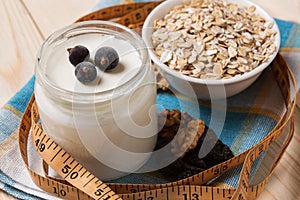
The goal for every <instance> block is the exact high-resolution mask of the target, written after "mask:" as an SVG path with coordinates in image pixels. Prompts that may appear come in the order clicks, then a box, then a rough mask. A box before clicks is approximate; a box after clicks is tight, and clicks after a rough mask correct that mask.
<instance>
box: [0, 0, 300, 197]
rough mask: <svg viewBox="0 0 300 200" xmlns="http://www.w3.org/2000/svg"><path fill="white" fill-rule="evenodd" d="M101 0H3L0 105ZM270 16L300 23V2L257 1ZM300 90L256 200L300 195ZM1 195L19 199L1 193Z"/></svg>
mask: <svg viewBox="0 0 300 200" xmlns="http://www.w3.org/2000/svg"><path fill="white" fill-rule="evenodd" d="M97 1H98V0H85V1H81V0H64V1H61V0H51V1H46V0H0V18H1V20H0V27H1V29H0V30H1V31H0V91H1V93H0V106H1V105H3V104H4V103H5V102H6V101H7V100H8V99H9V98H10V97H11V96H12V95H13V94H15V93H16V92H17V91H18V90H19V89H20V88H21V87H22V86H23V85H24V84H25V83H26V82H27V81H28V80H29V78H30V77H31V76H32V75H33V73H34V64H35V59H36V54H37V51H38V49H39V47H40V45H41V44H42V42H43V41H44V39H45V38H46V37H47V36H48V35H49V34H51V33H52V32H53V31H55V30H56V29H58V28H61V27H63V26H66V25H68V24H70V23H72V22H74V21H75V20H76V19H77V18H79V17H80V16H83V15H84V14H87V13H88V12H89V11H90V10H91V9H92V8H93V6H94V5H95V4H96V2H97ZM254 1H255V2H257V3H258V4H260V5H261V6H263V7H264V8H265V9H266V10H267V11H268V12H269V13H270V14H271V15H272V16H274V17H277V18H281V19H285V20H291V21H294V22H298V23H300V15H299V13H300V0H285V1H282V0H254ZM299 99H300V93H298V106H297V108H296V111H295V114H294V116H295V121H296V132H295V137H294V139H293V140H292V142H291V145H290V146H289V147H288V149H287V151H286V153H285V154H284V156H283V158H282V160H281V162H280V164H279V166H278V167H277V168H276V170H275V172H274V174H273V175H272V177H271V179H270V181H269V182H268V184H267V185H266V189H265V190H264V191H263V193H262V194H261V195H260V197H259V198H258V199H260V200H262V199H267V200H272V199H287V200H289V199H291V200H294V199H300V161H299V160H300V148H299V146H300V100H299ZM0 199H15V198H13V197H11V196H9V195H7V194H6V193H5V192H3V191H0Z"/></svg>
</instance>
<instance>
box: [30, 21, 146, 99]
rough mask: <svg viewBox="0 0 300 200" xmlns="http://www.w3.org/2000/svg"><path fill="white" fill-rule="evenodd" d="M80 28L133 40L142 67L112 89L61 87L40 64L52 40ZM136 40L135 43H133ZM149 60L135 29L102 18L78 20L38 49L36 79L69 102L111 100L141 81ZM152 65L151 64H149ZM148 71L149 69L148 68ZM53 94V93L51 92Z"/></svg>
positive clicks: (144, 46) (53, 34) (55, 34)
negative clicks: (82, 89) (87, 89)
mask: <svg viewBox="0 0 300 200" xmlns="http://www.w3.org/2000/svg"><path fill="white" fill-rule="evenodd" d="M80 28H82V29H83V28H90V29H87V30H93V29H94V30H102V31H106V32H108V33H111V34H113V35H117V36H119V37H121V38H122V39H126V40H127V41H129V42H131V45H133V46H134V48H136V49H137V51H138V52H139V54H140V59H141V67H140V68H139V69H138V71H137V72H136V73H135V75H134V76H133V77H132V78H131V79H130V80H128V81H125V82H124V83H122V84H120V85H118V86H117V87H114V88H112V89H108V90H104V91H97V92H76V91H71V90H68V89H65V88H62V87H59V86H58V85H56V84H55V83H54V82H53V81H51V80H50V79H49V78H47V76H46V73H43V72H42V70H40V69H39V66H40V65H41V64H46V63H43V56H45V54H46V51H48V47H50V46H51V44H52V42H55V40H56V39H57V38H59V37H62V36H64V35H65V34H66V33H68V32H70V31H72V30H77V29H80ZM114 29H116V30H117V29H118V30H122V31H124V32H125V33H127V34H122V33H119V32H117V31H114ZM133 42H134V44H133ZM148 62H149V63H150V60H149V56H148V50H147V48H146V45H145V43H144V41H143V40H142V38H141V37H140V35H138V34H137V33H136V32H135V31H133V30H131V29H129V28H128V27H126V26H123V25H121V24H118V23H115V22H111V21H102V20H90V21H83V22H76V23H73V24H70V25H68V26H66V27H63V28H61V29H58V30H57V31H55V32H54V33H52V34H51V35H50V36H49V37H48V38H47V39H46V40H45V41H44V42H43V44H42V46H41V48H40V50H39V51H38V55H37V61H36V66H35V76H36V81H37V82H39V83H40V84H42V85H43V86H45V87H46V88H47V90H52V91H53V90H54V91H55V94H57V95H55V97H56V96H57V97H59V98H60V99H61V100H64V101H68V102H73V101H76V102H81V103H88V102H89V100H93V101H94V102H98V101H105V100H110V99H111V98H112V97H114V98H115V97H118V96H121V95H122V94H123V93H122V92H124V91H127V90H128V84H134V83H135V82H137V81H139V80H140V79H139V77H138V76H139V75H141V73H142V72H143V71H145V70H147V69H145V66H147V65H148ZM149 66H150V65H149ZM147 71H148V70H147ZM51 95H52V93H51Z"/></svg>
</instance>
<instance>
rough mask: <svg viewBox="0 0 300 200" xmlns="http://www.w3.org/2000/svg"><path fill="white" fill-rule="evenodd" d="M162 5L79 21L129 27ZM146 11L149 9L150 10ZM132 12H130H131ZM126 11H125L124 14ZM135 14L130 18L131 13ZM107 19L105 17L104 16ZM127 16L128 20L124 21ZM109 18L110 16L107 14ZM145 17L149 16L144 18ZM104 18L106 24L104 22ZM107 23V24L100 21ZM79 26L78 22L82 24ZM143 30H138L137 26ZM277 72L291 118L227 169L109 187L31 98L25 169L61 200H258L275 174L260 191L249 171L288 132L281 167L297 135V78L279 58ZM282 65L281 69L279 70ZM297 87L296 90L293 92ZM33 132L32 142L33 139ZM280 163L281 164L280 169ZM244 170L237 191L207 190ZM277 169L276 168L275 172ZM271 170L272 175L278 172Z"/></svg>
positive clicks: (23, 127) (23, 128)
mask: <svg viewBox="0 0 300 200" xmlns="http://www.w3.org/2000/svg"><path fill="white" fill-rule="evenodd" d="M157 4H158V3H157V2H156V3H141V4H138V3H135V4H129V5H122V6H115V7H110V8H107V9H103V10H99V11H97V12H96V13H92V14H90V15H88V16H85V17H83V18H81V19H80V20H88V19H93V20H95V19H99V18H101V16H104V17H105V16H106V13H107V12H108V11H112V10H116V11H118V13H117V14H116V13H115V14H110V16H109V17H108V16H106V17H105V19H106V20H107V19H110V18H111V17H112V16H113V17H114V18H115V17H119V20H121V21H122V20H123V21H124V22H126V23H128V20H126V19H128V16H129V15H131V14H130V13H134V14H133V16H134V17H135V18H136V16H137V15H136V13H137V12H149V10H150V8H153V7H155V6H156V5H157ZM145 6H146V7H145ZM128 7H131V8H130V9H126V8H128ZM120 9H121V11H120ZM129 11H130V12H129ZM101 13H102V14H101ZM121 14H122V15H124V14H125V17H121V18H120V16H121ZM107 15H108V14H107ZM141 16H145V14H144V15H141ZM104 17H103V18H104ZM101 19H102V18H101ZM80 20H79V21H80ZM131 22H132V20H129V24H127V25H131V26H132V27H137V26H140V24H141V23H142V21H140V18H139V20H136V21H134V23H131ZM135 24H138V25H135ZM274 63H276V64H273V66H272V67H273V69H272V71H273V72H274V74H275V77H276V80H277V82H278V83H279V87H280V89H281V91H282V93H283V97H284V99H285V101H286V107H287V109H286V112H285V114H284V115H283V116H282V118H281V119H280V120H279V121H278V123H277V125H276V127H275V128H274V129H273V130H272V131H271V132H270V133H269V134H268V135H267V136H266V137H265V138H264V139H263V140H262V141H261V142H259V143H258V144H257V145H255V146H254V147H252V148H251V149H249V150H247V151H245V152H244V153H242V154H240V155H238V156H235V157H233V158H231V159H229V160H227V161H225V162H223V163H220V164H218V165H216V166H214V167H212V168H209V169H207V170H205V171H203V172H201V173H199V174H196V175H194V176H191V177H188V178H186V179H183V180H180V181H176V182H171V183H166V184H147V183H145V184H113V183H104V182H102V181H101V180H100V179H98V178H97V177H95V176H94V175H93V174H92V173H90V172H89V171H88V170H86V169H85V168H84V167H83V166H82V165H81V164H80V163H79V162H77V161H76V160H75V159H74V158H73V157H72V156H71V155H70V154H68V153H67V152H66V151H65V150H64V149H63V148H62V147H60V146H59V145H58V144H56V143H55V141H53V140H52V139H51V138H50V137H49V136H47V134H46V133H45V132H44V131H43V129H42V127H41V125H40V124H39V112H38V108H37V106H36V103H35V98H34V95H33V96H32V98H31V100H30V102H29V104H28V106H27V108H26V110H25V112H24V115H23V117H22V119H21V123H20V128H19V148H20V152H21V155H22V158H23V160H24V163H25V165H26V167H27V169H28V172H29V174H30V175H31V178H32V180H33V181H34V183H35V184H36V185H37V186H39V187H40V188H41V189H43V190H44V191H46V192H48V193H50V194H52V195H55V196H57V197H61V198H64V199H72V200H76V199H77V200H86V199H99V200H117V199H119V200H121V199H122V200H198V199H199V200H200V199H205V200H223V199H224V200H225V199H226V200H228V199H238V200H243V199H255V198H256V197H257V196H258V195H259V194H260V193H261V191H262V190H263V189H264V186H265V184H266V182H267V180H268V178H269V177H270V175H271V174H272V172H271V173H270V175H269V176H268V177H267V178H266V179H264V180H263V181H262V182H261V183H259V184H258V185H255V186H250V185H249V177H250V170H251V166H252V164H253V162H254V161H255V159H256V158H258V157H259V156H260V155H261V154H262V153H263V152H264V151H265V150H266V149H267V148H268V147H269V145H270V144H271V143H272V142H273V141H275V140H276V139H277V137H278V136H279V135H280V134H282V133H285V131H283V129H284V128H288V129H289V131H288V136H287V140H286V143H285V145H284V147H283V149H282V151H281V154H280V155H279V158H278V161H279V159H280V157H281V155H282V153H283V152H284V150H285V149H286V147H287V146H288V144H289V142H290V141H291V138H292V136H293V132H294V123H293V119H292V113H293V111H294V108H295V100H292V99H291V98H290V88H295V79H294V77H293V74H292V73H291V71H290V70H289V68H288V66H287V65H286V63H285V61H284V59H283V58H282V56H281V55H278V56H277V57H276V58H275V61H274ZM278 63H279V64H278ZM291 86H292V87H291ZM30 130H31V138H30ZM28 140H31V141H32V142H33V146H34V148H35V149H36V151H37V152H38V153H39V154H40V156H41V157H42V159H43V168H44V172H45V174H44V175H41V174H38V173H37V172H35V171H34V170H32V169H31V168H30V167H29V165H28V150H27V148H28V142H29V141H28ZM278 161H277V162H276V163H278ZM240 164H243V167H242V170H241V173H240V179H239V182H238V186H237V188H220V187H212V186H204V184H206V183H207V182H208V181H210V180H212V179H214V178H216V177H218V176H220V175H221V174H223V173H225V172H227V171H229V170H230V169H232V168H234V167H235V166H238V165H240ZM49 166H50V167H51V168H52V169H54V170H55V171H56V172H57V173H58V174H59V175H60V176H61V177H62V178H63V179H57V178H53V177H50V176H49V175H48V167H49ZM275 166H276V164H275V165H274V167H273V170H274V168H275ZM273 170H272V171H273Z"/></svg>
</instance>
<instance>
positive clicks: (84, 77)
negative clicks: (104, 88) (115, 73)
mask: <svg viewBox="0 0 300 200" xmlns="http://www.w3.org/2000/svg"><path fill="white" fill-rule="evenodd" d="M75 76H76V78H77V79H78V80H79V81H80V82H81V83H83V84H87V83H90V82H92V81H93V80H95V79H96V77H97V69H96V67H95V65H94V64H93V63H90V62H81V63H79V64H78V65H76V68H75Z"/></svg>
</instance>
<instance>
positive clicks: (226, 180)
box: [0, 0, 300, 200]
mask: <svg viewBox="0 0 300 200" xmlns="http://www.w3.org/2000/svg"><path fill="white" fill-rule="evenodd" d="M140 1H142V0H140ZM120 2H121V1H120V0H102V1H99V3H98V4H97V5H96V6H95V10H96V9H99V8H103V7H106V6H110V5H115V4H118V3H120ZM276 22H277V24H278V26H279V29H280V34H281V54H282V55H283V56H284V57H285V58H286V60H287V62H288V64H289V66H290V67H291V68H292V70H293V72H294V74H295V76H296V79H297V82H298V83H299V81H300V69H299V68H300V67H299V63H300V25H299V24H296V23H292V22H288V21H284V20H280V19H276ZM269 72H270V69H267V70H265V72H264V73H263V74H262V76H261V77H260V78H259V79H258V80H257V81H256V82H255V83H254V84H253V85H252V86H251V87H249V88H248V89H247V90H246V91H244V92H242V93H240V94H238V95H236V96H234V97H231V98H229V99H227V100H226V102H215V103H216V104H218V105H222V106H224V105H225V106H224V109H225V115H224V118H222V119H216V118H214V117H212V116H215V114H218V113H215V112H216V111H215V110H213V109H211V102H205V101H199V102H198V101H197V102H194V101H191V100H188V99H186V98H181V97H179V98H178V97H177V96H175V95H170V94H167V93H160V94H158V96H157V104H159V105H160V106H161V107H160V109H159V110H160V111H161V110H162V109H174V108H176V109H179V110H181V111H187V112H188V113H190V114H191V115H192V116H193V117H195V118H200V119H203V120H204V121H205V123H206V124H207V125H209V126H210V127H215V128H216V129H218V128H219V127H221V129H220V131H218V130H216V132H217V134H218V135H219V138H220V140H222V141H223V142H224V143H225V144H227V145H228V146H230V148H231V149H232V151H233V152H234V154H235V155H238V154H240V153H242V152H244V151H245V150H247V149H249V148H250V147H252V146H253V145H255V144H256V143H257V142H259V141H260V140H261V139H263V138H264V137H265V136H266V134H268V133H269V132H270V131H271V130H272V129H273V128H274V126H275V125H276V123H277V121H278V119H279V117H280V116H281V114H282V112H283V109H284V108H283V106H281V107H280V106H279V107H278V108H277V109H274V105H276V106H278V105H283V102H282V100H281V98H279V96H280V94H279V89H278V86H277V85H276V83H275V81H274V78H273V77H272V75H271V74H272V73H269ZM34 81H35V79H34V77H32V78H31V79H30V80H29V81H28V83H27V84H26V85H25V86H24V87H23V88H22V89H21V90H20V91H19V92H17V93H16V94H15V95H14V96H13V97H12V98H11V99H10V100H9V101H8V102H7V103H6V104H5V105H4V106H3V107H2V108H1V109H0V189H2V190H4V191H6V192H7V193H9V194H11V195H13V196H15V197H17V198H20V199H27V200H31V199H58V198H56V197H53V196H51V195H49V194H47V193H45V192H43V191H41V190H40V189H39V188H37V187H36V186H35V185H34V184H33V183H32V181H31V179H30V177H29V175H28V173H27V170H26V168H25V165H24V163H23V161H22V159H21V157H20V153H19V150H18V142H17V139H18V133H17V129H18V125H19V122H20V118H21V116H22V113H23V112H24V109H25V107H26V105H27V103H28V101H29V99H30V97H31V95H32V93H33V86H34ZM274 91H276V92H274ZM195 108H199V111H200V112H196V110H197V109H195ZM29 153H30V154H32V155H34V154H35V152H34V151H32V152H29ZM33 159H34V158H33ZM261 159H262V158H261ZM259 164H260V159H258V160H257V161H256V165H255V166H254V167H253V169H252V173H253V174H255V171H256V170H257V169H258V167H259ZM239 170H240V167H236V168H235V169H233V170H231V171H230V172H228V173H226V174H224V175H223V176H221V177H219V178H218V179H217V180H215V182H216V183H218V184H219V185H222V184H223V185H229V186H233V187H235V186H236V184H237V180H238V177H239ZM165 181H166V180H164V179H162V178H160V177H159V176H153V175H141V174H139V175H129V176H126V177H123V178H121V179H118V180H115V182H122V183H124V182H125V183H128V182H130V183H161V182H165ZM218 184H215V185H218Z"/></svg>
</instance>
